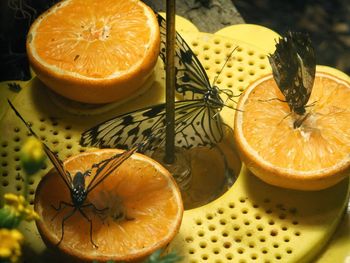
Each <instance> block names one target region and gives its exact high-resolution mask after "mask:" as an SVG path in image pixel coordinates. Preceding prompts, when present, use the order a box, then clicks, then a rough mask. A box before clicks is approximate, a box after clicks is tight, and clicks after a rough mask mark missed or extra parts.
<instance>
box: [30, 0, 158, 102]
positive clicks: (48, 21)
mask: <svg viewBox="0 0 350 263" xmlns="http://www.w3.org/2000/svg"><path fill="white" fill-rule="evenodd" d="M159 45H160V35H159V26H158V22H157V18H156V16H155V14H154V12H153V11H152V10H151V9H150V8H149V7H148V6H147V5H145V4H144V3H143V2H141V1H134V0H99V1H95V0H65V1H61V2H59V3H57V4H56V5H54V6H53V7H51V8H50V9H49V10H48V11H47V12H45V13H44V14H42V15H41V16H40V17H39V18H38V19H37V20H36V21H35V22H34V23H33V25H32V26H31V28H30V30H29V33H28V38H27V53H28V57H29V61H30V64H31V66H32V67H33V69H34V71H35V73H36V74H37V75H38V77H39V78H40V79H41V80H42V81H43V82H44V83H45V84H46V85H47V86H48V87H50V88H51V89H53V90H54V91H55V92H57V93H59V94H61V95H63V96H65V97H68V98H70V99H72V100H77V101H81V102H86V103H106V102H112V101H117V100H121V99H124V98H126V97H128V96H130V95H131V94H133V93H135V92H136V91H137V90H139V89H140V88H141V87H142V85H143V84H144V83H145V81H146V80H147V78H148V77H149V76H150V74H151V72H152V70H153V68H154V66H155V64H156V62H157V58H158V53H159Z"/></svg>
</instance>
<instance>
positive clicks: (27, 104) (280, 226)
mask: <svg viewBox="0 0 350 263" xmlns="http://www.w3.org/2000/svg"><path fill="white" fill-rule="evenodd" d="M183 36H184V37H185V39H186V40H187V41H188V43H189V44H190V45H191V46H192V47H193V49H194V51H195V53H196V54H198V57H199V59H200V60H201V61H202V63H203V65H204V67H205V68H206V70H207V72H208V75H209V77H210V79H211V80H213V79H214V77H215V76H216V75H217V73H218V72H219V71H220V69H221V67H222V64H223V63H224V61H225V59H226V56H227V55H228V54H229V53H230V51H231V50H232V49H233V48H234V47H236V46H238V48H237V52H235V54H234V57H233V58H232V59H231V60H230V61H229V62H228V64H227V67H226V68H225V69H224V70H223V72H222V73H221V74H220V76H219V78H218V82H217V84H218V86H220V87H221V88H229V89H232V90H233V92H234V93H235V94H239V93H240V92H241V91H242V90H244V88H245V87H247V85H248V84H249V83H250V82H251V81H253V80H254V79H256V78H258V77H260V76H262V75H265V74H267V73H268V72H269V70H270V69H269V66H268V61H267V58H266V52H264V51H261V50H259V48H256V47H254V46H253V45H250V44H247V43H245V42H243V41H239V40H232V39H228V38H224V37H222V36H216V35H211V34H203V33H191V34H185V33H184V35H183ZM163 83H164V78H163V70H162V67H161V65H157V69H156V74H155V82H154V84H153V86H152V87H151V88H150V89H149V90H148V91H147V93H144V94H142V95H140V96H139V97H137V98H135V99H133V100H131V101H128V102H127V103H126V104H123V105H119V106H118V107H117V108H115V109H113V110H108V111H106V112H105V113H103V114H96V115H93V116H80V115H74V114H71V113H69V112H67V111H65V110H63V109H62V108H60V107H57V106H56V105H55V104H54V103H53V102H52V100H51V99H50V96H48V94H47V90H46V88H45V87H43V86H42V84H41V83H40V82H39V81H38V80H37V79H33V80H32V81H30V82H28V83H25V84H24V85H22V90H21V91H20V92H19V93H12V92H9V91H8V87H7V83H2V84H1V86H2V87H1V88H2V91H1V92H2V94H4V95H3V96H1V97H0V100H1V122H0V133H1V138H0V158H1V159H0V164H1V170H0V173H1V176H0V183H1V193H0V194H2V193H4V192H15V193H21V189H22V187H23V184H22V181H21V176H22V175H23V174H22V168H21V166H20V164H19V149H20V146H21V144H22V142H23V141H24V140H25V138H26V137H27V136H28V132H27V130H26V129H25V127H24V126H23V124H21V123H20V121H19V120H18V119H17V118H16V117H15V116H14V114H13V113H12V112H11V111H10V110H8V107H7V103H6V96H10V97H12V100H13V102H14V104H15V105H16V107H17V108H18V110H19V111H20V112H21V113H22V114H23V116H24V118H25V119H26V120H27V121H30V122H31V123H32V124H33V129H34V130H35V131H37V132H38V134H39V135H40V136H41V137H42V139H43V140H45V142H46V143H47V144H48V145H49V146H50V147H52V149H54V150H55V151H57V152H58V153H59V156H60V157H61V158H63V159H64V158H66V157H68V156H70V155H72V154H76V153H78V152H81V151H84V150H85V149H84V148H82V147H80V146H79V145H78V141H79V138H80V133H81V132H82V131H83V130H85V129H86V128H89V127H91V126H92V125H94V124H96V123H99V122H101V121H103V120H106V119H109V118H111V117H112V116H115V115H116V114H120V113H123V112H127V111H129V110H132V109H136V108H140V107H143V106H145V105H150V104H155V103H158V102H160V101H163V97H164V96H163V93H164V86H163V85H164V84H163ZM22 84H23V83H22ZM9 94H10V95H9ZM222 113H223V116H224V119H225V121H226V122H227V123H228V124H229V125H232V123H233V114H234V112H233V111H232V110H229V109H225V110H224V111H223V112H222ZM242 167H243V168H242V171H241V173H240V176H239V179H238V180H237V182H236V184H234V185H233V187H232V188H231V189H230V190H229V191H228V192H226V193H225V194H224V195H223V196H221V197H220V198H219V199H217V200H215V201H214V202H212V203H210V204H208V205H206V206H203V207H200V208H196V209H193V210H188V211H186V212H185V214H184V219H183V223H182V226H181V229H180V232H179V234H178V235H177V237H176V238H175V240H174V241H173V242H172V243H171V244H170V246H169V250H173V249H174V250H177V252H178V253H179V254H181V255H182V256H183V257H184V259H183V262H230V261H231V262H252V261H256V262H276V261H277V262H278V261H280V262H302V261H307V260H310V259H311V258H312V257H313V256H314V255H315V254H316V253H318V252H319V251H320V250H321V248H322V246H323V245H324V243H325V242H326V241H327V240H328V239H329V237H330V236H331V234H332V233H333V230H334V229H335V227H336V225H337V223H338V221H339V220H340V217H341V214H342V211H343V210H344V207H345V205H346V202H347V197H348V196H347V193H348V185H349V181H348V180H344V181H343V182H342V183H340V184H338V185H337V186H335V187H333V188H330V189H327V190H324V191H319V192H298V191H290V190H285V189H280V188H277V187H272V186H269V185H267V184H265V183H263V182H261V181H260V180H258V179H257V178H256V177H255V176H253V175H251V174H250V173H249V172H248V171H247V170H246V169H245V167H244V166H242ZM47 170H48V168H46V167H44V168H43V170H42V171H41V172H40V173H39V174H38V175H36V176H35V177H33V178H31V180H30V193H31V200H33V197H34V190H35V188H36V185H37V184H38V182H39V180H40V178H41V177H42V176H43V175H44V174H45V173H46V172H47ZM22 229H23V231H24V232H25V235H26V238H27V239H26V240H27V245H28V247H30V248H31V249H33V250H35V251H36V252H41V251H43V250H44V248H45V247H44V245H43V243H42V241H41V239H40V237H39V236H38V234H37V231H36V228H35V225H34V224H33V223H32V224H24V225H23V226H22ZM34 261H35V262H38V259H34V258H33V262H34Z"/></svg>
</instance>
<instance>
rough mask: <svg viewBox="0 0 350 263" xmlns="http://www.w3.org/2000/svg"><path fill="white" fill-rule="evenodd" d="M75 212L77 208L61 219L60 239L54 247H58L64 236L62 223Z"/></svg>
mask: <svg viewBox="0 0 350 263" xmlns="http://www.w3.org/2000/svg"><path fill="white" fill-rule="evenodd" d="M75 211H77V208H76V207H75V208H74V209H73V210H72V212H70V213H69V214H68V215H66V216H65V217H64V218H63V220H62V223H61V228H62V234H61V239H60V241H58V243H57V244H56V246H59V245H60V244H61V242H62V240H63V236H64V222H65V221H66V220H67V219H68V218H70V217H71V216H72V215H73V214H74V213H75Z"/></svg>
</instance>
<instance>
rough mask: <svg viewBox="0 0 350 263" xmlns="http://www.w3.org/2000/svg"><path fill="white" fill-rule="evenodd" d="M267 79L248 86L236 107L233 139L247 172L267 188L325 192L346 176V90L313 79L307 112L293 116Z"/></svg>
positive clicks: (335, 82)
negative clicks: (296, 125) (298, 117)
mask: <svg viewBox="0 0 350 263" xmlns="http://www.w3.org/2000/svg"><path fill="white" fill-rule="evenodd" d="M283 100H284V97H283V95H282V93H281V92H280V90H279V89H278V87H277V85H276V83H275V81H274V79H273V77H272V75H268V76H266V77H263V78H261V79H259V80H257V81H256V82H254V83H252V84H251V85H250V86H249V87H248V88H247V90H246V91H245V92H244V94H242V95H241V97H240V99H239V102H238V109H239V110H240V111H237V112H236V116H235V127H234V136H235V141H236V145H237V148H238V150H239V153H240V155H241V157H242V160H243V161H244V162H245V164H246V165H247V167H248V168H249V169H250V170H251V171H252V172H253V173H254V174H255V175H257V176H258V177H260V178H261V179H262V180H264V181H265V182H267V183H270V184H273V185H276V186H281V187H286V188H292V189H300V190H319V189H323V188H326V187H330V186H332V185H334V184H336V183H337V182H339V181H340V180H342V179H343V178H344V177H345V176H348V175H349V170H350V121H349V120H350V110H349V105H348V104H349V101H350V84H349V83H348V82H346V81H344V80H341V79H339V78H337V77H334V76H332V75H330V74H327V73H317V74H316V79H315V83H314V87H313V90H312V93H311V97H310V99H309V106H308V107H307V108H306V109H307V112H308V113H309V116H308V117H307V118H306V120H305V121H304V122H303V123H302V125H301V126H300V127H299V128H294V127H293V123H294V121H295V118H296V116H295V115H293V114H291V112H290V109H289V107H288V104H287V103H286V102H283Z"/></svg>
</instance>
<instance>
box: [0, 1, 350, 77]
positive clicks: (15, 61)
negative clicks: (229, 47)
mask: <svg viewBox="0 0 350 263" xmlns="http://www.w3.org/2000/svg"><path fill="white" fill-rule="evenodd" d="M97 1H98V0H97ZM157 1H159V0H157ZM195 1H196V2H198V5H202V7H203V8H210V7H211V3H212V1H209V0H195ZM56 2H58V1H57V0H0V81H3V80H15V79H19V80H27V79H29V78H30V75H29V68H28V61H27V58H26V54H25V38H26V34H27V32H28V28H29V26H30V24H31V23H32V22H33V20H34V19H35V18H36V17H37V16H38V15H39V14H41V13H42V12H43V11H45V10H46V9H47V8H49V7H50V6H51V5H53V4H54V3H56ZM232 2H233V4H234V5H235V6H236V8H237V9H238V11H239V12H240V14H241V15H242V17H243V18H244V20H245V22H246V23H252V24H259V25H263V26H266V27H269V28H271V29H273V30H274V31H276V32H278V33H280V34H283V33H284V32H286V31H287V30H293V31H304V32H308V33H309V34H310V36H311V38H312V40H313V43H314V46H315V48H316V50H317V63H318V64H323V65H328V66H332V67H336V68H338V69H340V70H342V71H344V72H346V73H348V74H350V1H349V0H292V1H281V0H233V1H232Z"/></svg>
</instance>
